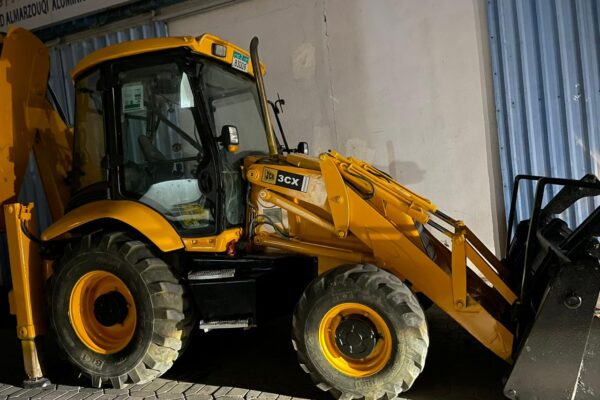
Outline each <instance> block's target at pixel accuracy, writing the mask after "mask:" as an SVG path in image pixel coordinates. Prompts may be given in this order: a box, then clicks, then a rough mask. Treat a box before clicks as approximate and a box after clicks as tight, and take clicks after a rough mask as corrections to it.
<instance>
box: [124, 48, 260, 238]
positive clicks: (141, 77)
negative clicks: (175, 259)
mask: <svg viewBox="0 0 600 400" xmlns="http://www.w3.org/2000/svg"><path fill="white" fill-rule="evenodd" d="M186 61H189V59H188V60H186ZM127 66H128V67H129V68H122V69H121V70H120V72H119V75H118V86H119V87H118V90H117V92H118V97H117V98H118V103H119V104H118V109H119V112H120V118H119V119H120V121H119V122H120V125H121V143H122V146H123V177H124V179H123V181H124V185H123V186H124V189H125V190H124V192H125V193H126V195H127V196H128V197H134V198H135V199H137V200H138V201H140V202H142V203H145V204H147V205H149V206H151V207H152V208H154V209H156V210H157V211H159V212H161V213H162V214H163V215H164V216H165V217H166V218H167V219H169V220H170V221H171V223H173V225H174V226H175V227H176V228H177V229H178V230H179V231H181V232H182V233H183V234H188V235H192V234H193V235H197V234H202V233H212V232H214V231H216V229H217V224H218V221H219V220H222V221H224V224H225V227H231V226H239V225H241V224H243V221H244V211H245V209H244V195H243V186H242V185H243V183H242V182H243V181H242V179H241V168H240V166H241V160H242V158H243V157H244V156H245V155H248V154H251V153H267V151H268V146H267V141H266V136H265V132H264V128H263V125H262V116H261V113H260V108H259V107H260V106H259V102H258V97H257V94H256V88H255V86H254V82H253V81H252V79H250V78H249V77H247V76H244V75H243V74H241V73H240V74H238V73H237V72H234V71H231V70H230V67H226V66H221V65H219V64H218V62H215V61H211V60H205V59H196V60H195V63H194V64H192V65H191V66H190V63H189V62H186V63H183V62H178V61H170V62H166V63H161V64H153V65H147V64H144V63H136V64H134V65H127ZM224 125H234V126H236V127H237V129H238V133H239V141H240V150H239V151H238V152H237V153H229V152H227V149H226V148H225V146H223V145H221V144H220V142H219V140H218V136H219V135H220V132H221V129H222V127H223V126H224ZM211 146H216V147H217V148H216V151H211V149H210V147H211ZM214 155H217V161H216V162H215V161H214ZM218 176H219V177H218ZM217 182H222V183H223V191H219V190H218V185H217ZM221 193H222V194H221ZM221 196H224V198H223V197H221ZM219 198H221V199H222V200H219ZM222 202H224V207H223V208H219V207H218V206H217V205H218V204H220V203H222ZM221 210H224V211H221ZM220 213H223V218H221V216H220V215H219V214H220Z"/></svg>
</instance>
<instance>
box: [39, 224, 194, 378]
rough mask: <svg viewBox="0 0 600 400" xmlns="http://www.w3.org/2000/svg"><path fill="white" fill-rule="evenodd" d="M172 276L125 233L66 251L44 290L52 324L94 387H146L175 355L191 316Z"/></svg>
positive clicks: (61, 345) (84, 242)
mask: <svg viewBox="0 0 600 400" xmlns="http://www.w3.org/2000/svg"><path fill="white" fill-rule="evenodd" d="M186 297H187V296H186V291H185V290H184V287H183V286H182V285H181V283H180V281H179V279H178V277H177V275H176V274H175V273H174V271H173V270H172V269H171V268H170V267H169V266H168V265H167V264H166V263H165V262H164V261H163V260H161V259H160V258H157V257H156V256H154V254H153V253H152V251H151V249H150V246H149V245H148V244H146V243H144V242H141V241H137V240H131V239H130V238H128V237H127V236H126V235H125V234H124V233H109V234H105V235H98V234H96V235H87V236H84V237H83V238H82V239H81V240H80V241H79V243H77V244H76V245H75V246H74V249H71V248H70V247H69V248H67V249H66V251H65V254H64V256H63V257H62V259H61V260H60V261H59V263H58V265H57V268H56V270H55V273H54V275H53V276H52V278H51V279H50V285H49V310H50V313H49V314H50V327H51V329H52V330H53V333H54V337H55V339H56V341H57V344H58V346H59V348H60V349H61V350H62V351H63V352H64V353H65V354H66V356H67V358H68V360H69V361H70V362H71V363H72V364H74V365H75V367H76V368H78V369H79V370H80V371H81V372H83V373H84V374H85V375H87V376H89V377H90V379H91V381H92V385H93V386H95V387H101V386H102V385H103V383H106V382H110V383H111V384H112V386H113V387H115V388H122V387H124V386H125V385H127V384H131V383H144V382H147V381H150V380H152V379H154V378H156V377H158V376H160V375H162V374H163V373H164V372H166V371H167V370H168V369H169V368H170V367H171V366H172V365H173V363H174V362H175V360H176V359H177V358H178V356H179V355H180V352H181V351H183V350H182V349H183V348H184V347H185V342H186V340H187V338H188V337H189V333H190V330H191V327H193V323H192V322H193V321H192V320H193V319H192V312H191V308H190V307H189V305H188V302H187V298H186Z"/></svg>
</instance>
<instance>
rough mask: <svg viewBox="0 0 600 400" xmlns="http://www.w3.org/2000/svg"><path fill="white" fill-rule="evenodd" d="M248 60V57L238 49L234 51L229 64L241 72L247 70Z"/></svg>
mask: <svg viewBox="0 0 600 400" xmlns="http://www.w3.org/2000/svg"><path fill="white" fill-rule="evenodd" d="M248 61H250V57H248V56H245V55H243V54H242V53H240V52H239V51H234V52H233V62H232V63H231V66H232V67H233V68H235V69H238V70H240V71H242V72H248Z"/></svg>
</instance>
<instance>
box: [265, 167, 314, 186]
mask: <svg viewBox="0 0 600 400" xmlns="http://www.w3.org/2000/svg"><path fill="white" fill-rule="evenodd" d="M262 181H263V182H265V183H269V184H271V185H277V186H281V187H285V188H288V189H294V190H298V191H301V192H306V191H307V190H308V181H309V179H308V177H307V176H304V175H298V174H294V173H292V172H286V171H279V170H277V169H274V168H264V169H263V177H262Z"/></svg>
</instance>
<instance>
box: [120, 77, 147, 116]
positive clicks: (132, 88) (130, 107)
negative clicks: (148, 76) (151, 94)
mask: <svg viewBox="0 0 600 400" xmlns="http://www.w3.org/2000/svg"><path fill="white" fill-rule="evenodd" d="M121 103H122V104H123V112H125V113H130V112H136V111H142V110H144V85H143V84H142V83H141V82H133V83H128V84H126V85H123V87H122V88H121Z"/></svg>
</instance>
